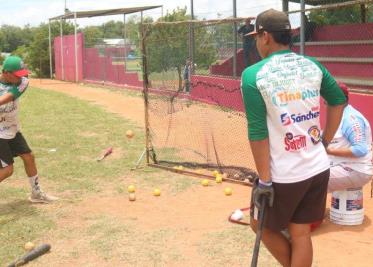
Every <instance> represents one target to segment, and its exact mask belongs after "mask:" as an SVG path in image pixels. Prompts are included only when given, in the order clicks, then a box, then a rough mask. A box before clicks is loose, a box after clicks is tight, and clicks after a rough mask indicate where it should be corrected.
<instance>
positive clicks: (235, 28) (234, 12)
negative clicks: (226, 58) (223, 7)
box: [233, 0, 237, 78]
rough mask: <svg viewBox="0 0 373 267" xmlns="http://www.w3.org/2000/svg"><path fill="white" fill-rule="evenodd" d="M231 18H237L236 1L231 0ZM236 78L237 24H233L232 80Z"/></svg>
mask: <svg viewBox="0 0 373 267" xmlns="http://www.w3.org/2000/svg"><path fill="white" fill-rule="evenodd" d="M233 17H234V18H237V5H236V0H233ZM236 77H237V22H236V21H235V22H234V23H233V78H236Z"/></svg>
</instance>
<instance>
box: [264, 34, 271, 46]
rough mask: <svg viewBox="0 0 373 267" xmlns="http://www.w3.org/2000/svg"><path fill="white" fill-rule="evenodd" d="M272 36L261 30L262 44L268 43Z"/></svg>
mask: <svg viewBox="0 0 373 267" xmlns="http://www.w3.org/2000/svg"><path fill="white" fill-rule="evenodd" d="M271 38H272V35H271V34H270V33H268V32H263V41H264V44H266V45H267V44H269V42H270V40H271Z"/></svg>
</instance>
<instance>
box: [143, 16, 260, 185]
mask: <svg viewBox="0 0 373 267" xmlns="http://www.w3.org/2000/svg"><path fill="white" fill-rule="evenodd" d="M237 21H239V20H221V21H186V22H177V23H167V22H162V23H155V24H144V25H143V28H142V46H143V56H144V57H143V64H144V65H143V70H144V73H143V74H144V80H145V81H146V82H145V83H144V87H145V88H144V98H145V106H146V116H147V117H146V126H147V148H148V160H150V161H151V162H152V163H153V164H154V165H156V166H159V167H163V168H170V169H172V170H176V171H182V172H188V173H190V174H196V175H205V176H212V175H213V173H215V174H216V172H219V173H221V175H222V177H223V179H226V180H231V181H234V182H239V183H248V184H249V183H250V182H251V181H252V180H253V178H254V177H256V172H255V170H254V168H255V167H254V166H255V165H254V161H253V158H252V154H251V150H250V146H249V141H248V137H247V120H246V116H245V113H244V110H243V104H242V98H241V91H240V78H239V77H240V74H241V72H242V70H243V69H244V62H243V55H241V54H242V53H243V51H242V48H241V47H238V48H237V47H234V43H235V42H233V40H234V36H235V35H236V36H237V31H236V28H237ZM236 43H237V42H236ZM236 49H238V53H237V56H234V54H235V53H234V52H235V51H236ZM240 55H241V56H240ZM234 62H235V63H236V68H233V67H232V66H233V65H232V64H234ZM214 171H215V172H214Z"/></svg>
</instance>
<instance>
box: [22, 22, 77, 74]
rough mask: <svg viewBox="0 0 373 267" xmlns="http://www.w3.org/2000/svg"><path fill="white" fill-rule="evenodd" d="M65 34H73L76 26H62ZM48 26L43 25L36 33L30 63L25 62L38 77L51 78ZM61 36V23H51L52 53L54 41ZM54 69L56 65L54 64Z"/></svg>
mask: <svg viewBox="0 0 373 267" xmlns="http://www.w3.org/2000/svg"><path fill="white" fill-rule="evenodd" d="M62 28H63V33H64V34H66V35H67V34H73V33H74V25H73V24H72V23H70V22H64V23H63V24H62ZM48 34H49V31H48V24H45V23H42V24H40V26H39V27H37V28H36V29H35V31H34V38H33V41H32V43H31V44H30V47H29V61H28V62H27V61H25V62H26V63H27V64H29V66H31V68H32V69H33V70H34V72H35V73H36V75H37V76H38V77H48V76H49V39H48ZM59 35H60V23H59V22H57V21H56V22H52V23H51V38H52V51H54V49H53V39H54V38H55V37H56V36H59ZM52 66H53V67H54V63H52Z"/></svg>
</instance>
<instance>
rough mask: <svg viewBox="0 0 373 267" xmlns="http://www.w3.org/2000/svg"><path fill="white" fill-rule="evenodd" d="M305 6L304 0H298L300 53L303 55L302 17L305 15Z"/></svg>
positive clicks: (303, 31)
mask: <svg viewBox="0 0 373 267" xmlns="http://www.w3.org/2000/svg"><path fill="white" fill-rule="evenodd" d="M305 8H306V4H305V1H304V0H300V9H301V12H300V51H299V52H300V54H301V55H304V45H305V44H304V43H305V38H304V37H305V29H304V28H305V21H304V18H305V16H306V14H305V12H304V9H305Z"/></svg>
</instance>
